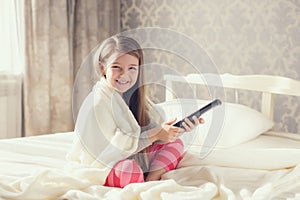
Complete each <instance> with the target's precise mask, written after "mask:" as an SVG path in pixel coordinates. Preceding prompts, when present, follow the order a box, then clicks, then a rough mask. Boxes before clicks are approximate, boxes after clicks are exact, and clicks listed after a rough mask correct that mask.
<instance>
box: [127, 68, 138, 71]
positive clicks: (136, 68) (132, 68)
mask: <svg viewBox="0 0 300 200" xmlns="http://www.w3.org/2000/svg"><path fill="white" fill-rule="evenodd" d="M129 69H130V70H134V71H136V70H137V68H136V67H130V68H129Z"/></svg>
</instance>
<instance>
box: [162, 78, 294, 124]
mask: <svg viewBox="0 0 300 200" xmlns="http://www.w3.org/2000/svg"><path fill="white" fill-rule="evenodd" d="M164 80H165V81H166V101H168V100H171V99H173V98H174V95H173V93H172V91H173V84H172V83H173V82H181V83H189V84H196V85H209V86H213V87H222V88H231V89H241V90H250V91H257V92H261V93H262V99H261V112H262V113H263V114H265V115H266V116H268V117H269V118H270V119H273V114H274V95H275V94H282V95H291V96H300V81H297V80H293V79H290V78H286V77H282V76H270V75H232V74H221V75H219V74H189V75H187V76H177V75H165V76H164Z"/></svg>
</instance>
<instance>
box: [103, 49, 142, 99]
mask: <svg viewBox="0 0 300 200" xmlns="http://www.w3.org/2000/svg"><path fill="white" fill-rule="evenodd" d="M138 74H139V60H138V58H136V57H134V56H132V55H129V54H124V55H121V56H119V57H118V58H117V59H116V60H115V61H113V62H112V63H108V65H107V66H106V69H105V75H106V80H107V81H108V83H109V84H110V85H111V86H112V87H113V88H114V89H115V90H116V91H117V92H119V93H120V94H123V93H124V92H126V91H127V90H129V89H130V88H131V87H132V86H133V85H134V84H135V83H136V81H137V79H138Z"/></svg>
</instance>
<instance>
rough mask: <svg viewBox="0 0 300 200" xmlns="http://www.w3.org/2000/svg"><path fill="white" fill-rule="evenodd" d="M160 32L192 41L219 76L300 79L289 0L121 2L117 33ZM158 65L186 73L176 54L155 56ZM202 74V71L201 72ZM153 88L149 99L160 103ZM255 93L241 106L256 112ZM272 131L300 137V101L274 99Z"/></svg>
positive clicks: (298, 40) (297, 9)
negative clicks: (156, 29) (159, 29)
mask: <svg viewBox="0 0 300 200" xmlns="http://www.w3.org/2000/svg"><path fill="white" fill-rule="evenodd" d="M141 27H162V28H169V29H172V30H175V31H178V32H180V33H182V34H185V35H187V36H188V37H191V39H193V40H194V41H195V42H196V43H198V44H199V45H201V46H202V47H203V48H204V49H205V50H206V51H207V53H208V54H209V56H210V57H211V58H212V60H213V61H214V62H215V64H216V66H217V70H218V71H219V73H232V74H270V75H281V76H286V77H290V78H294V79H297V80H300V2H299V1H292V0H251V1H250V0H198V1H197V0H185V1H183V0H146V1H141V0H136V1H135V0H121V29H122V30H123V31H125V30H130V29H133V28H141ZM154 55H155V56H154V57H155V59H156V60H157V61H156V62H157V63H161V64H165V65H172V67H174V68H177V69H178V70H182V71H184V72H186V73H189V72H191V69H190V68H189V67H188V65H187V64H186V63H185V62H184V61H182V59H180V58H178V56H174V55H166V53H161V52H159V53H156V54H154ZM204 71H205V70H204ZM162 92H163V90H162V88H159V87H157V86H156V87H154V89H153V90H152V93H151V96H152V99H154V100H157V101H160V100H162V96H163V95H162ZM256 100H257V98H253V94H249V93H243V92H242V93H241V94H240V101H241V103H244V104H247V105H251V106H253V107H256V108H257V107H259V105H258V103H257V102H256ZM275 103H276V110H275V121H276V125H275V129H276V130H282V131H289V132H300V124H299V123H298V122H299V121H300V99H299V98H296V97H295V98H294V97H293V98H286V97H283V96H276V99H275Z"/></svg>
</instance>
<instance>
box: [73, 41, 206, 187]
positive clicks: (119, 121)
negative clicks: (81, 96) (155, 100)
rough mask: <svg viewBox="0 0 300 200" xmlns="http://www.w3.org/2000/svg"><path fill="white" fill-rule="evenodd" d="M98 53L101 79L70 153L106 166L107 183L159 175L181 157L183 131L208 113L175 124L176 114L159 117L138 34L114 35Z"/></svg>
mask: <svg viewBox="0 0 300 200" xmlns="http://www.w3.org/2000/svg"><path fill="white" fill-rule="evenodd" d="M97 58H98V62H99V65H98V67H99V69H100V71H101V79H100V81H98V82H97V83H96V84H95V86H94V88H93V90H92V92H91V93H90V94H89V95H88V96H87V97H86V99H85V101H84V102H83V104H82V106H81V108H80V111H79V114H78V118H77V120H76V126H75V133H77V136H78V137H77V139H76V141H75V143H74V145H73V149H72V151H71V152H70V153H69V155H68V159H70V160H73V161H77V162H80V163H81V164H86V165H88V166H96V167H98V168H99V169H101V170H102V171H103V173H102V176H103V177H102V183H101V184H103V185H105V186H112V187H121V188H122V187H124V186H126V185H128V184H130V183H136V182H144V181H151V180H159V179H160V178H161V175H162V174H164V173H165V172H167V171H170V170H173V169H175V168H176V166H177V164H178V162H179V161H180V158H181V155H182V153H183V143H182V141H181V140H180V139H178V136H179V135H180V134H182V133H184V132H186V131H190V130H192V129H193V128H194V127H195V126H197V125H198V124H199V123H202V119H197V117H195V116H194V122H195V123H192V122H191V121H189V120H188V119H186V120H185V123H184V125H183V126H184V128H178V127H175V126H172V125H171V124H173V123H174V122H175V120H176V119H174V120H171V121H167V122H164V123H160V122H159V120H157V119H159V117H157V115H156V114H155V112H152V111H153V109H151V103H150V102H149V101H148V100H147V98H146V94H145V87H144V85H143V71H144V70H143V67H144V66H143V65H144V59H143V52H142V49H141V47H140V45H139V44H138V43H137V42H136V41H135V40H133V39H132V38H129V37H124V36H120V35H118V36H114V37H111V38H108V39H107V40H105V41H104V42H103V43H102V44H101V46H100V47H99V49H98V53H97ZM155 120H156V121H155Z"/></svg>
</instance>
